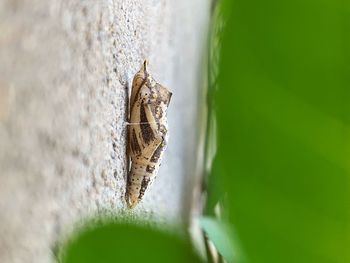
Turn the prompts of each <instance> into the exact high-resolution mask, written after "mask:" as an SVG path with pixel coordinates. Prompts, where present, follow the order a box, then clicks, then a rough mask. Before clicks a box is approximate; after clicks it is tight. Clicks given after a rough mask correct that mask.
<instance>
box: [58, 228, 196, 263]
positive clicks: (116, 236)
mask: <svg viewBox="0 0 350 263" xmlns="http://www.w3.org/2000/svg"><path fill="white" fill-rule="evenodd" d="M60 258H61V259H60V260H59V262H60V263H61V262H62V263H118V262H121V263H124V262H152V263H153V262H159V263H160V262H162V263H163V262H169V263H171V262H174V263H178V262H188V263H192V262H201V260H200V259H199V258H198V256H197V255H196V253H195V252H194V251H193V248H192V245H191V243H190V241H189V239H188V238H187V239H183V238H180V237H179V236H174V235H171V234H170V233H164V232H160V231H157V230H155V229H151V228H149V227H146V226H144V225H137V224H136V225H135V222H134V223H133V224H132V223H131V222H126V221H125V222H123V221H114V222H105V223H98V224H96V223H93V224H90V225H85V226H84V228H83V229H82V230H81V231H80V232H78V233H76V235H75V236H73V237H72V238H71V240H69V241H68V242H67V243H66V244H65V246H64V247H63V251H62V254H61V255H60Z"/></svg>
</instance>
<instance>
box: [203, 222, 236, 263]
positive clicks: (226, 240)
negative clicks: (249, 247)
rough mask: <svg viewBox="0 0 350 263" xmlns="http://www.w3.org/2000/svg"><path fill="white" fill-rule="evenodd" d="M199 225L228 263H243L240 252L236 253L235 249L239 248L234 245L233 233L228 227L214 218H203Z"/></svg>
mask: <svg viewBox="0 0 350 263" xmlns="http://www.w3.org/2000/svg"><path fill="white" fill-rule="evenodd" d="M199 223H200V225H201V227H202V229H203V230H204V231H205V232H206V233H207V235H208V237H209V239H210V240H211V241H212V242H213V244H214V246H215V247H216V249H217V251H218V252H219V253H220V254H221V255H222V256H223V257H224V258H225V259H226V260H227V261H228V262H230V263H231V262H235V263H237V262H242V261H241V259H240V256H241V255H240V251H238V250H236V251H234V249H238V246H237V245H234V241H233V240H232V239H233V234H232V231H231V229H230V228H229V227H228V226H227V225H225V224H224V223H223V222H220V221H219V220H217V219H215V218H213V217H202V218H200V219H199Z"/></svg>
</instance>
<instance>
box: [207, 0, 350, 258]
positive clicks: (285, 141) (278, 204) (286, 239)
mask: <svg viewBox="0 0 350 263" xmlns="http://www.w3.org/2000/svg"><path fill="white" fill-rule="evenodd" d="M221 4H222V6H221V8H222V10H223V11H222V17H221V19H223V21H224V24H225V25H224V28H223V30H222V32H221V33H220V35H219V36H218V37H219V38H220V43H221V49H220V56H219V63H218V80H217V82H216V83H215V86H214V87H209V88H210V89H211V91H210V93H209V94H210V105H211V107H212V109H210V111H214V112H215V118H216V122H217V138H218V148H217V155H216V158H215V159H216V161H215V162H214V163H213V167H212V173H211V177H214V178H215V180H216V181H220V182H221V184H220V185H222V186H223V189H222V192H223V193H226V194H227V202H225V211H226V213H227V214H228V221H229V222H230V224H231V226H234V229H235V233H236V234H237V237H238V238H239V240H240V242H241V243H240V246H241V247H242V250H243V251H244V253H245V258H246V260H247V262H268V263H273V262H278V263H280V262H284V263H285V262H298V263H302V262H307V263H310V262H317V263H323V262H339V263H344V262H345V263H346V262H350V249H349V247H350V224H349V219H350V202H349V201H350V189H349V187H350V177H349V175H350V174H349V172H350V162H349V161H350V160H349V157H350V140H349V139H350V130H349V127H350V126H349V124H350V101H349V100H350V96H349V95H350V85H349V84H350V82H349V80H350V79H349V78H350V71H349V69H350V60H349V59H350V41H349V40H350V39H349V38H350V23H349V22H350V21H349V20H350V2H349V1H343V0H286V1H277V0H265V1H256V0H234V1H232V0H223V1H222V3H221ZM210 66H212V67H216V65H215V64H214V65H213V64H209V67H210ZM213 90H214V91H213ZM216 166H217V167H216ZM209 189H210V184H209ZM209 202H210V203H213V201H212V200H209ZM232 249H233V250H234V249H235V248H234V247H233V248H232Z"/></svg>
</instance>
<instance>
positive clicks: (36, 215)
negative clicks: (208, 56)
mask: <svg viewBox="0 0 350 263" xmlns="http://www.w3.org/2000/svg"><path fill="white" fill-rule="evenodd" d="M208 17H209V1H208V0H206V1H203V0H191V1H189V0H177V1H172V0H159V1H153V0H138V1H136V0H124V1H122V0H109V1H107V0H106V1H105V0H103V1H93V0H86V1H79V0H67V1H58V0H22V1H18V0H2V1H0V262H2V263H7V262H11V263H12V262H13V263H17V262H36V263H41V262H52V260H53V255H52V251H51V249H52V247H53V245H54V243H55V242H56V240H57V239H59V237H60V236H61V235H62V233H63V232H65V231H67V229H69V228H70V227H72V226H73V225H74V224H75V223H76V222H79V221H80V220H82V218H85V217H88V216H91V215H93V214H96V213H99V214H101V213H104V212H108V213H112V214H123V213H127V214H131V215H133V216H135V217H137V216H141V217H142V218H147V219H148V220H152V221H153V220H154V221H158V222H163V223H165V224H168V223H170V224H171V223H175V222H185V221H186V220H187V217H188V216H189V203H190V197H191V187H192V184H193V181H194V179H193V177H194V174H195V173H194V161H195V148H196V147H195V146H196V123H197V117H196V116H197V112H196V110H197V105H196V102H197V100H196V98H197V95H198V88H199V81H198V80H199V75H200V73H201V70H202V67H203V65H202V63H201V59H202V55H203V52H204V50H203V49H204V47H205V41H206V33H207V23H208ZM145 58H147V59H148V60H149V63H150V64H149V67H148V68H149V71H150V72H151V73H152V74H153V76H154V77H155V79H156V80H158V81H159V82H160V83H162V84H164V85H165V86H167V87H168V88H169V89H170V90H171V91H172V92H173V94H174V95H173V97H172V102H171V105H170V109H169V113H168V118H169V125H170V129H169V130H170V141H169V147H168V150H167V152H166V154H165V158H164V160H163V165H162V167H161V170H160V173H159V176H158V178H157V180H156V181H155V183H154V184H153V185H152V188H151V190H150V191H149V192H147V193H146V196H145V198H144V200H143V201H142V203H141V204H140V205H139V206H138V207H137V208H136V209H135V210H133V211H131V212H130V211H127V209H126V206H125V202H124V194H125V183H126V169H127V168H126V155H125V154H126V151H125V149H126V130H125V121H126V116H127V112H126V109H127V107H126V106H127V99H128V92H129V91H130V88H131V87H130V86H131V81H132V77H133V75H134V74H135V72H136V71H137V70H138V69H139V67H140V65H141V63H142V61H143V60H144V59H145Z"/></svg>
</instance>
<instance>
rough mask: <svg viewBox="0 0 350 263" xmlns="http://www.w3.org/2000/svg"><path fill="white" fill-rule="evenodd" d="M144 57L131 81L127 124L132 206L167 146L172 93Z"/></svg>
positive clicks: (129, 183)
mask: <svg viewBox="0 0 350 263" xmlns="http://www.w3.org/2000/svg"><path fill="white" fill-rule="evenodd" d="M146 66H147V61H144V63H143V65H142V67H141V69H140V71H139V72H137V73H136V75H135V76H134V79H133V83H132V90H131V97H130V104H129V109H130V116H129V125H128V138H129V145H128V153H129V157H130V158H131V167H130V170H129V173H128V180H127V190H126V202H127V204H128V207H129V208H133V207H135V205H137V204H138V202H139V201H140V200H141V199H142V197H143V195H144V194H145V191H146V189H147V187H148V186H150V184H151V183H152V181H153V180H154V178H155V177H156V175H157V173H158V170H159V167H160V164H161V160H162V155H163V153H164V151H165V149H166V146H167V140H168V123H167V109H168V106H169V103H170V98H171V95H172V93H171V92H170V91H169V90H168V89H167V88H165V87H164V86H162V85H161V84H159V83H157V82H156V81H155V80H154V79H153V78H152V77H151V75H150V74H149V73H148V72H147V69H146Z"/></svg>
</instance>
